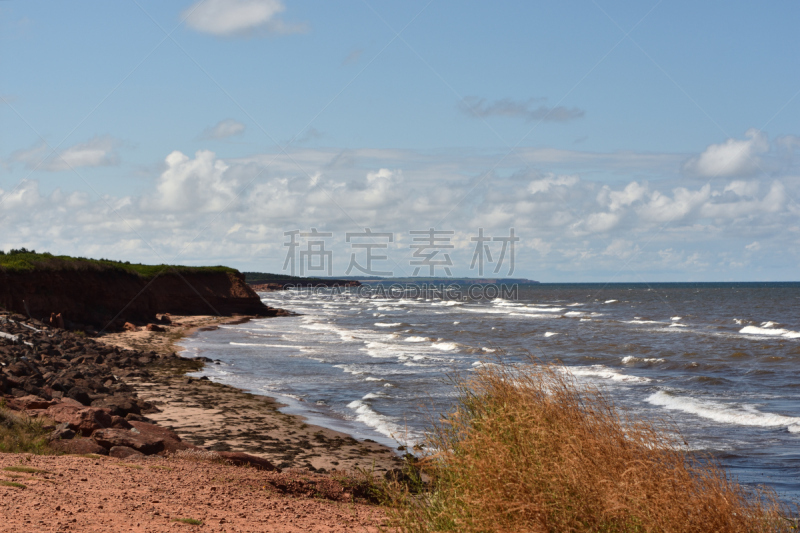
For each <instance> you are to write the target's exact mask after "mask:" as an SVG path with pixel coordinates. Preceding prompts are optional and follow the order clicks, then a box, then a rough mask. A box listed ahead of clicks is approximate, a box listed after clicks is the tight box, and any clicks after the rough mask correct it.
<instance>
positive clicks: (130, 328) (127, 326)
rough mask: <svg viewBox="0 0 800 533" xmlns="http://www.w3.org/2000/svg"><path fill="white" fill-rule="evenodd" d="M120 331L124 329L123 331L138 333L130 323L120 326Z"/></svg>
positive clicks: (137, 329) (136, 328)
mask: <svg viewBox="0 0 800 533" xmlns="http://www.w3.org/2000/svg"><path fill="white" fill-rule="evenodd" d="M122 329H124V330H125V331H139V328H138V327H136V326H134V325H133V324H131V323H130V322H125V324H124V325H123V326H122Z"/></svg>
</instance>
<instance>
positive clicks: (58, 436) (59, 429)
mask: <svg viewBox="0 0 800 533" xmlns="http://www.w3.org/2000/svg"><path fill="white" fill-rule="evenodd" d="M74 436H75V432H74V431H73V430H72V429H70V427H69V424H67V423H66V422H62V423H61V424H59V425H58V426H56V429H54V430H53V432H52V433H50V436H49V437H47V440H49V441H54V440H69V439H71V438H72V437H74Z"/></svg>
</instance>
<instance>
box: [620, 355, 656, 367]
mask: <svg viewBox="0 0 800 533" xmlns="http://www.w3.org/2000/svg"><path fill="white" fill-rule="evenodd" d="M663 362H664V360H663V359H659V358H657V357H634V356H632V355H629V356H627V357H623V358H622V364H623V365H632V364H635V363H663Z"/></svg>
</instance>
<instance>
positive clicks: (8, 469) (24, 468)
mask: <svg viewBox="0 0 800 533" xmlns="http://www.w3.org/2000/svg"><path fill="white" fill-rule="evenodd" d="M3 470H5V471H6V472H21V473H23V474H40V473H41V474H47V473H48V472H47V470H41V469H39V468H33V467H31V466H22V465H17V466H7V467H5V468H3Z"/></svg>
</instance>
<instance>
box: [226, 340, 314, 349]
mask: <svg viewBox="0 0 800 533" xmlns="http://www.w3.org/2000/svg"><path fill="white" fill-rule="evenodd" d="M228 344H230V345H231V346H263V347H265V348H294V349H296V350H300V349H302V348H303V346H295V345H292V344H264V343H260V342H230V343H228Z"/></svg>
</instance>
